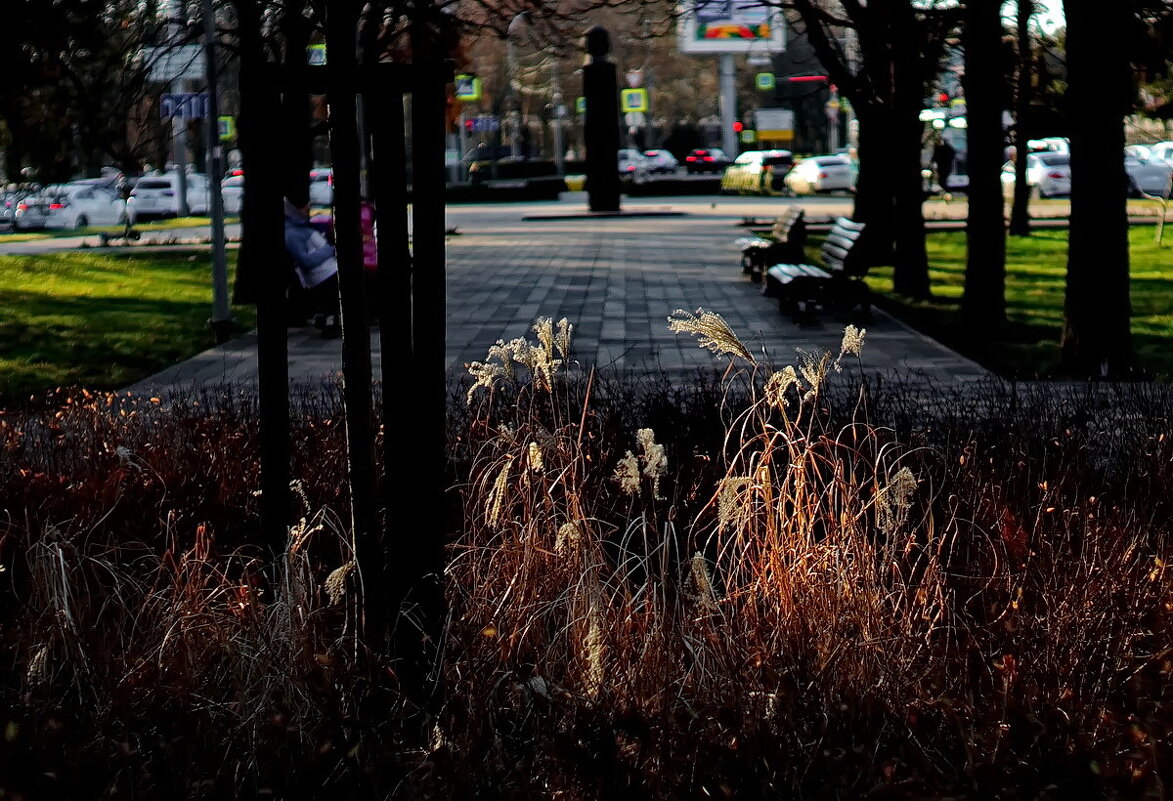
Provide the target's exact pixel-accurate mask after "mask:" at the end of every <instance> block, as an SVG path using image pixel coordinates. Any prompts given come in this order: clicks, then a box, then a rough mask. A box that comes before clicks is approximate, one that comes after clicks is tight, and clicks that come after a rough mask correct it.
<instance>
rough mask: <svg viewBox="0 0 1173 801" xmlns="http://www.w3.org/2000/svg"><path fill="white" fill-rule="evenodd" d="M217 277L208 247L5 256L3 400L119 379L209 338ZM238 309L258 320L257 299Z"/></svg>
mask: <svg viewBox="0 0 1173 801" xmlns="http://www.w3.org/2000/svg"><path fill="white" fill-rule="evenodd" d="M235 263H236V254H235V253H230V254H229V269H230V279H229V280H230V281H231V273H232V272H234V268H235ZM211 287H212V283H211V266H210V262H209V259H208V256H207V254H206V253H198V252H171V253H150V254H138V253H106V252H101V251H95V250H82V251H72V252H62V253H45V254H36V255H7V256H0V403H5V404H7V403H11V402H13V401H14V400H20V399H23V398H25V397H26V396H28V395H29V394H31V393H39V392H43V391H44V390H47V389H51V388H53V387H56V386H62V385H75V384H76V385H81V386H85V387H88V388H90V389H115V388H118V387H120V386H124V385H126V384H129V383H133V382H134V381H136V380H138V379H139V378H143V377H145V376H147V375H150V374H151V373H152V372H155V371H157V370H159V369H162V368H163V367H166V366H168V365H171V364H174V363H176V362H178V361H180V360H182V359H184V358H187V357H188V356H191V355H194V354H195V353H198V352H199V351H201V350H203V349H205V348H207V347H210V346H211V345H213V344H215V341H214V337H213V335H212V332H211V331H210V329H209V328H208V325H207V321H208V318H209V317H210V316H211V303H212V300H211V297H212V290H211ZM233 314H234V316H235V317H236V320H237V321H238V323H239V324H240V325H242V326H247V327H251V325H252V323H253V320H254V317H255V315H254V311H253V309H251V308H241V307H238V308H236V309H234V310H233Z"/></svg>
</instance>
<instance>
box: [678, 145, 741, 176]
mask: <svg viewBox="0 0 1173 801" xmlns="http://www.w3.org/2000/svg"><path fill="white" fill-rule="evenodd" d="M732 163H733V161H732V159H730V158H729V157H728V156H726V155H725V151H724V150H722V149H721V148H719V147H698V148H697V149H695V150H692V151H690V152H689V154H688V155H687V156H685V157H684V168H685V169H686V170H688V171H689V172H690V173H703V172H719V173H724V172H725V168H726V167H728V166H729V165H730V164H732Z"/></svg>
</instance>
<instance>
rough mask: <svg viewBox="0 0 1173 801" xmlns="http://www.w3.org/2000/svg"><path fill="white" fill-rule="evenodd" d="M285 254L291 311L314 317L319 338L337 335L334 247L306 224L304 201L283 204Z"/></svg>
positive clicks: (336, 275) (307, 219)
mask: <svg viewBox="0 0 1173 801" xmlns="http://www.w3.org/2000/svg"><path fill="white" fill-rule="evenodd" d="M285 250H286V252H287V253H288V254H289V258H290V260H291V261H292V262H293V276H292V278H293V280H291V281H290V291H289V303H290V307H291V310H292V311H294V312H295V313H297V314H299V315H302V317H301V319H305V317H308V316H309V315H313V316H314V322H315V324H316V325H317V326H318V327H319V328H320V329H321V331H322V337H323V338H325V339H330V338H333V337H337V336H339V335H340V334H341V327H340V326H339V324H338V259H337V258H336V257H335V253H334V246H333V245H331V244H330V243H329V242H327V241H326V237H325V236H323V235H322V233H321V231H319V230H317V229H316V228H314V226H312V225H311V224H310V206H309V202H308V201H301V200H300V199H299V200H292V199H289V198H286V200H285Z"/></svg>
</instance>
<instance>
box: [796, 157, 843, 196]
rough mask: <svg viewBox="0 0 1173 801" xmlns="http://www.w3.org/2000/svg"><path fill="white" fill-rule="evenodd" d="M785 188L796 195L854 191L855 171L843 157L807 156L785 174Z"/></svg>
mask: <svg viewBox="0 0 1173 801" xmlns="http://www.w3.org/2000/svg"><path fill="white" fill-rule="evenodd" d="M786 187H787V188H788V189H789V190H790V191H791V192H793V193H794V194H796V195H813V194H816V193H819V192H834V191H844V192H851V191H854V189H855V169H854V168H853V167H852V164H851V160H850V159H848V158H846V157H844V156H807V157H806V158H804V159H802V160H801V161H799V162H798V163H797V164H795V165H794V166H793V167H792V168H791V169H790V172H788V173H787V174H786Z"/></svg>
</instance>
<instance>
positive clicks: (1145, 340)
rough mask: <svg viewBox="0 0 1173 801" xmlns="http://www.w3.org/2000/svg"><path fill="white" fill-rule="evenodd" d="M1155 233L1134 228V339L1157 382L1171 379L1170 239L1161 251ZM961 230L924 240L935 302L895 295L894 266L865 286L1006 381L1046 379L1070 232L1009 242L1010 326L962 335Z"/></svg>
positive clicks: (1052, 361) (1054, 350)
mask: <svg viewBox="0 0 1173 801" xmlns="http://www.w3.org/2000/svg"><path fill="white" fill-rule="evenodd" d="M1153 233H1154V231H1153V228H1151V227H1149V226H1133V228H1132V229H1131V230H1130V234H1129V235H1130V242H1131V245H1130V247H1131V268H1130V274H1131V276H1132V334H1133V346H1134V349H1135V351H1136V356H1137V363H1138V365H1139V366H1140V368H1141V369H1142V370H1145V371H1147V372H1148V373H1149V374H1150V375H1152V376H1154V377H1158V378H1161V377H1163V378H1166V379H1167V378H1169V377H1170V376H1173V349H1171V348H1170V344H1171V340H1173V241H1171V240H1170V239H1169V238H1166V241H1165V245H1164V246H1163V247H1158V246H1157V245H1156V243H1155V241H1154V236H1153ZM965 237H966V235H965V233H964V232H959V231H950V232H940V233H930V234H929V235H928V237H927V238H926V248H927V250H928V256H929V278H930V281H931V284H932V290H933V295H934V299H933V300H932V301H928V302H918V301H910V300H909V299H907V298H904V297H900V296H898V295H895V294H894V293H893V292H892V268H891V267H876V268H873V269H872V270H871V272H870V273H869V275H868V285H869V286H870V287H871V288H872V290H873V291H875V292H876V293H878V294H879V295H880V303H881V305H883V306H885V307H886V308H889V309H890V310H892V312H893V313H894V314H896V315H897V316H898V317H900V318H901V319H902V320H904V321H905V322H907V323H908V324H909V325H912V326H913V327H915V328H917V329H919V330H921V331H924V332H925V333H927V334H928V335H929V336H932V337H933V338H935V339H938V340H940V341H941V342H944V343H945V344H947V345H949V346H951V347H954V348H956V349H957V350H958V351H959V352H961V353H963V354H965V355H966V356H969V357H971V358H973V359H975V360H976V361H978V362H980V363H981V364H983V365H984V366H986V367H988V368H990V369H991V370H994V371H995V372H997V373H999V374H1001V375H1005V376H1017V377H1032V376H1035V375H1047V374H1049V373H1050V372H1051V371H1053V370H1054V368H1055V366H1056V365H1057V363H1058V358H1059V336H1060V333H1061V331H1062V327H1063V298H1064V291H1065V285H1066V280H1067V231H1066V230H1058V229H1056V230H1046V229H1043V230H1036V231H1035V232H1034V233H1033V234H1032V235H1031V236H1030V237H1014V236H1012V237H1008V238H1007V241H1006V313H1007V318H1008V325H1007V326H1006V328H1005V329H1003V330H1001V331H997V332H988V331H981V332H974V331H967V330H965V329H964V328H963V327H962V325H961V322H960V315H959V309H958V305H959V302H960V299H961V294H962V291H963V289H964V282H965V258H966V257H965V248H966V238H965Z"/></svg>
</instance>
